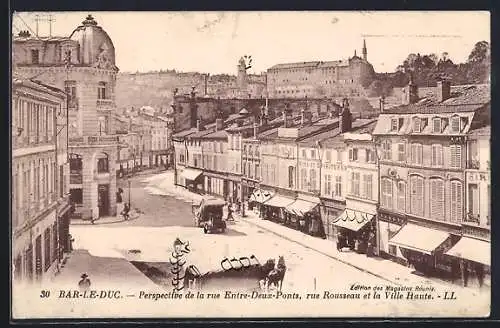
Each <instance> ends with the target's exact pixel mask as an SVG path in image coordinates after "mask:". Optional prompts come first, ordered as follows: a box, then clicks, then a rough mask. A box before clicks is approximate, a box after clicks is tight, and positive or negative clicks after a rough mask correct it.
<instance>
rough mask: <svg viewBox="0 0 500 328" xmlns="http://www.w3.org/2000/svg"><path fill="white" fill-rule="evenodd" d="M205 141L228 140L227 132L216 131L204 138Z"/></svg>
mask: <svg viewBox="0 0 500 328" xmlns="http://www.w3.org/2000/svg"><path fill="white" fill-rule="evenodd" d="M202 138H203V139H227V132H226V131H224V130H219V131H214V132H212V133H209V134H206V135H204V136H202Z"/></svg>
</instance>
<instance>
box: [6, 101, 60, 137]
mask: <svg viewBox="0 0 500 328" xmlns="http://www.w3.org/2000/svg"><path fill="white" fill-rule="evenodd" d="M13 116H14V117H13V122H14V124H15V127H14V129H16V130H17V131H14V132H15V135H16V136H17V137H20V138H26V142H29V143H31V144H33V143H43V142H48V141H51V140H52V139H53V138H54V134H55V128H54V126H55V119H56V107H55V106H49V105H45V104H43V103H40V102H36V101H33V100H27V99H23V98H19V99H16V100H15V102H14V110H13Z"/></svg>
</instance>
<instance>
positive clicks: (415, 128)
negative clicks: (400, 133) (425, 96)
mask: <svg viewBox="0 0 500 328" xmlns="http://www.w3.org/2000/svg"><path fill="white" fill-rule="evenodd" d="M421 129H422V121H421V120H420V118H419V117H415V118H414V119H413V132H422V131H421Z"/></svg>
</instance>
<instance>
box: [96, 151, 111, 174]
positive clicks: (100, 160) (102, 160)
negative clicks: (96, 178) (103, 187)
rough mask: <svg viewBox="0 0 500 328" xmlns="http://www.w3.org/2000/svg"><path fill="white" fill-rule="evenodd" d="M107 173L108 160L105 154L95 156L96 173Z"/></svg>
mask: <svg viewBox="0 0 500 328" xmlns="http://www.w3.org/2000/svg"><path fill="white" fill-rule="evenodd" d="M108 172H109V159H108V155H107V154H106V153H100V154H98V155H97V173H108Z"/></svg>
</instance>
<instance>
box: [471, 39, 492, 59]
mask: <svg viewBox="0 0 500 328" xmlns="http://www.w3.org/2000/svg"><path fill="white" fill-rule="evenodd" d="M489 60H490V44H489V43H488V42H486V41H480V42H478V43H476V44H475V45H474V48H473V49H472V51H471V53H470V55H469V58H468V59H467V62H468V63H484V62H485V61H489Z"/></svg>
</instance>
